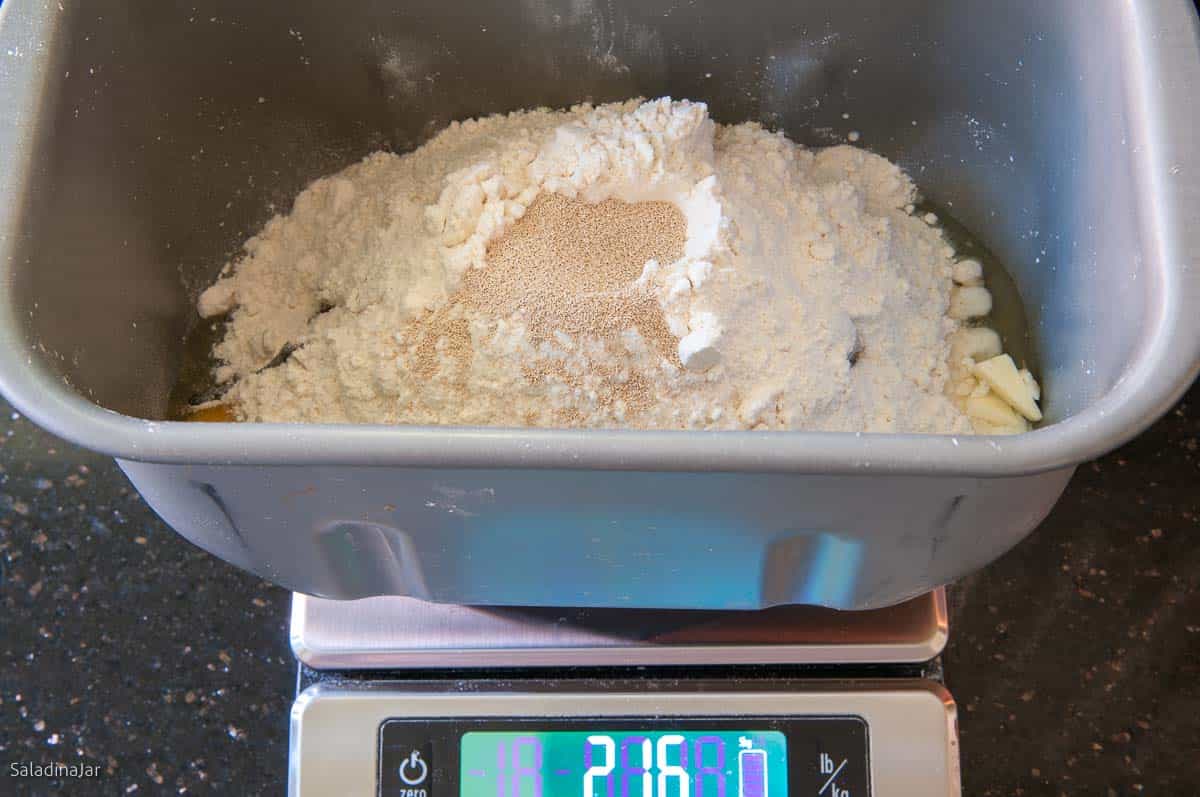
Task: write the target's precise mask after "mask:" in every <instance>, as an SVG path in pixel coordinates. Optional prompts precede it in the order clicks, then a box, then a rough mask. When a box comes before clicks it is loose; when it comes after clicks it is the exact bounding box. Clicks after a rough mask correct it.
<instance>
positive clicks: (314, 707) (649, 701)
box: [289, 590, 960, 797]
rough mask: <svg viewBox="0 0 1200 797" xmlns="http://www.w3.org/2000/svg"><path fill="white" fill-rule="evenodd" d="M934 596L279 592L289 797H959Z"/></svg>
mask: <svg viewBox="0 0 1200 797" xmlns="http://www.w3.org/2000/svg"><path fill="white" fill-rule="evenodd" d="M947 634H948V623H947V612H946V601H945V594H944V592H943V591H941V590H938V591H936V592H932V593H929V594H927V595H923V596H921V597H919V598H915V599H913V600H911V601H908V602H907V603H903V604H900V605H898V606H894V607H891V608H888V609H880V610H875V611H868V612H836V611H831V610H826V609H819V608H814V607H796V606H789V607H779V608H774V609H767V610H763V611H753V612H709V611H676V610H671V611H659V610H640V609H635V610H623V609H541V608H538V609H530V608H494V607H488V608H481V607H465V606H457V605H448V604H431V603H426V602H422V601H419V600H415V599H412V598H401V597H381V598H368V599H364V600H359V601H329V600H323V599H319V598H312V597H308V596H303V595H296V596H294V599H293V606H292V625H291V642H292V648H293V650H294V651H295V654H296V657H297V659H298V660H299V661H300V663H301V687H303V688H302V689H300V691H299V694H298V696H297V698H296V701H295V703H294V705H293V708H292V725H291V749H290V755H289V794H291V795H293V796H294V797H309V796H310V795H326V794H339V795H342V794H344V795H363V796H364V797H366V796H367V795H373V796H378V797H807V796H808V795H816V797H864V795H867V796H868V797H869V795H891V794H921V795H958V794H960V786H959V771H958V733H957V727H956V713H955V707H954V701H953V699H952V698H951V697H950V695H949V693H948V692H947V691H946V690H945V688H944V687H943V686H942V685H941V683H940V680H939V670H938V668H937V666H936V664H933V662H935V660H936V658H937V656H939V655H940V653H941V651H942V649H943V648H944V646H945V643H946V639H947Z"/></svg>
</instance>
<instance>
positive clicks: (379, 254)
mask: <svg viewBox="0 0 1200 797" xmlns="http://www.w3.org/2000/svg"><path fill="white" fill-rule="evenodd" d="M548 192H549V193H555V194H560V195H563V196H565V197H568V198H573V199H578V200H583V201H586V202H589V203H595V202H600V201H602V200H607V199H619V200H623V201H625V202H631V203H632V202H646V201H666V202H671V203H674V205H675V206H677V207H678V209H679V210H680V211H681V212H682V214H683V217H684V219H685V220H686V240H685V241H684V243H683V250H682V256H681V257H679V258H678V259H677V260H675V261H674V262H663V263H659V262H657V261H654V260H651V261H649V262H648V263H646V264H645V265H644V268H642V270H641V273H640V276H638V277H637V280H636V281H637V283H638V286H637V287H639V289H644V290H646V291H649V293H650V295H652V296H653V297H654V298H655V299H656V300H657V302H658V304H659V306H660V307H661V311H662V318H663V319H665V321H666V325H667V327H668V328H669V330H670V335H671V336H673V337H672V338H670V340H671V343H672V344H674V343H675V339H678V343H677V350H676V351H674V352H670V353H669V354H670V355H671V356H667V355H664V353H663V351H662V347H661V346H655V345H650V342H648V341H647V340H645V339H644V338H643V337H642V335H641V334H640V333H639V331H638V330H637V329H636V328H634V327H632V326H631V327H630V328H628V329H626V330H624V331H623V332H622V333H621V335H620V338H619V346H617V347H616V348H614V346H613V345H612V342H611V341H609V342H605V341H601V340H597V339H591V338H589V336H588V335H586V334H584V335H581V334H578V333H576V334H574V335H568V334H566V333H563V332H556V333H555V334H553V335H551V336H550V337H549V338H546V337H545V336H543V337H541V338H538V337H536V336H534V335H533V334H531V332H530V329H529V323H528V322H529V318H528V317H527V315H526V313H524V312H522V310H520V309H518V310H517V311H515V312H512V313H511V315H509V316H507V317H502V318H497V317H494V316H490V315H488V314H486V313H478V312H472V311H470V310H469V309H464V310H462V311H461V314H460V315H459V316H456V321H455V323H456V324H458V326H456V327H454V328H455V329H456V330H457V332H456V333H455V334H454V335H447V336H446V337H445V338H437V339H435V340H432V341H430V340H429V339H428V336H426V340H425V343H424V348H423V351H418V349H421V348H422V346H421V345H418V342H417V339H418V338H419V336H414V335H413V334H412V330H413V328H414V327H413V325H414V324H417V323H419V322H420V320H421V319H422V318H423V317H430V316H431V314H435V313H437V312H439V311H440V310H442V309H444V308H446V307H448V306H451V307H454V306H455V305H454V304H453V302H454V299H453V297H454V296H455V292H456V291H457V290H458V289H459V287H460V286H461V285H462V284H463V282H464V275H465V274H467V273H468V270H469V269H486V268H488V262H487V258H488V252H489V245H492V244H494V243H495V242H496V241H497V240H499V239H501V237H502V236H504V234H505V233H506V231H508V230H510V229H512V227H513V225H515V224H517V223H518V220H519V219H521V218H522V216H523V215H524V213H525V211H526V209H527V208H528V207H529V206H530V205H531V204H532V203H534V201H535V200H536V199H537V198H538V197H539V196H542V195H544V194H546V193H548ZM914 196H915V189H914V186H913V184H912V182H911V181H910V180H909V179H908V177H907V176H906V175H905V174H904V173H902V172H901V171H900V169H899V168H898V167H896V166H895V165H893V164H891V163H890V162H888V161H887V160H885V159H883V158H881V157H878V156H876V155H872V154H870V153H868V152H866V151H863V150H861V149H857V148H853V147H845V146H842V147H832V148H829V149H824V150H820V151H812V150H808V149H805V148H803V147H801V146H799V145H797V144H794V143H792V142H791V141H789V140H788V139H787V138H785V137H784V136H783V135H782V134H778V133H771V132H768V131H767V130H764V129H763V128H762V127H760V126H758V125H756V124H742V125H737V126H722V125H717V124H715V123H714V122H713V121H712V120H711V119H710V118H709V117H708V112H707V108H706V106H705V105H703V104H701V103H690V102H673V101H671V100H669V99H660V100H655V101H651V102H645V103H642V102H640V101H630V102H626V103H618V104H612V105H602V106H598V107H593V106H590V105H580V106H577V107H575V108H572V109H571V110H569V111H550V110H534V111H522V112H517V113H513V114H510V115H508V116H494V117H489V118H486V119H481V120H478V121H469V122H464V123H461V124H459V123H455V124H454V125H452V126H451V127H449V128H448V129H447V130H445V131H443V132H442V133H441V134H440V135H438V136H437V137H436V138H434V139H433V140H432V141H430V142H429V143H428V144H426V145H425V146H423V147H421V148H420V149H418V150H416V151H414V152H411V153H408V154H406V155H401V156H398V155H393V154H388V153H379V154H376V155H372V156H370V157H368V158H366V159H365V160H363V161H362V162H361V163H358V164H355V165H354V166H351V167H350V168H348V169H346V170H344V171H342V172H341V173H339V174H337V175H334V176H331V177H327V178H324V179H321V180H318V181H316V182H315V183H313V184H312V185H311V186H309V187H308V188H307V189H306V190H305V191H304V192H303V193H301V194H300V196H299V197H298V198H297V199H296V202H295V206H294V207H293V208H292V211H291V213H290V214H287V215H281V216H277V217H276V218H274V219H272V220H271V221H270V222H269V223H268V224H267V225H266V227H265V229H263V230H262V232H261V233H259V234H258V235H257V236H255V237H254V238H252V239H251V240H250V241H248V242H247V244H246V247H245V249H246V254H245V256H244V257H243V258H241V259H240V260H239V261H238V262H236V263H232V264H230V265H228V266H227V267H226V269H225V271H224V272H223V276H222V278H221V279H220V280H219V281H218V282H217V283H216V284H215V285H213V286H212V287H211V288H209V289H208V290H207V291H206V292H205V293H204V294H203V295H202V296H201V298H200V302H199V308H200V312H201V314H202V315H204V316H206V317H210V316H216V315H219V314H222V313H226V312H230V311H232V312H231V313H230V316H229V324H228V331H227V335H226V337H225V339H224V340H223V341H222V342H221V343H220V344H219V345H218V346H217V348H216V355H217V357H218V358H219V359H220V360H221V361H222V362H223V363H224V365H223V366H222V367H221V368H220V369H219V371H218V374H217V377H218V380H219V381H220V382H221V383H222V384H224V385H226V386H227V394H226V399H225V400H226V401H227V402H229V403H230V404H231V405H232V406H233V407H234V409H235V412H236V414H237V415H238V417H239V418H241V419H244V420H251V421H321V422H354V423H414V424H447V425H492V426H494V425H505V426H586V427H625V428H662V429H810V430H831V431H891V432H933V433H961V432H969V431H971V428H972V427H971V423H970V421H969V420H968V418H967V416H966V415H965V414H964V412H963V411H962V410H961V409H960V407H961V406H962V401H961V400H952V399H951V398H950V397H949V394H950V393H951V392H952V391H951V389H950V385H949V383H950V381H951V368H950V366H949V365H948V358H949V356H950V343H949V341H950V339H951V335H952V334H953V333H955V332H956V330H958V329H959V328H960V326H962V322H961V321H960V320H956V319H955V318H951V317H950V315H949V314H948V313H949V311H950V302H951V294H952V291H953V290H956V289H955V286H954V281H953V276H954V271H953V270H954V266H955V259H954V251H953V249H952V248H951V247H949V246H948V245H947V243H946V242H945V240H944V239H943V236H942V234H941V232H940V230H939V229H937V228H936V227H935V226H932V225H930V224H928V223H927V222H926V221H925V220H923V219H922V218H920V217H916V216H913V215H910V213H911V205H910V203H911V202H912V201H913V199H914ZM906 206H907V207H908V208H909V209H908V210H907V211H906ZM464 307H465V305H464ZM456 312H457V311H456ZM655 312H657V309H656V311H655ZM960 315H961V314H960ZM285 347H286V351H290V352H291V353H290V356H288V357H286V359H284V358H280V357H278V356H277V355H279V354H280V352H281V350H285ZM431 356H432V357H433V358H434V360H433V363H432V366H431V365H430V364H429V362H428V361H429V358H430V357H431ZM422 357H423V358H424V359H425V361H426V362H425V365H424V366H423V367H419V364H418V359H420V358H422ZM281 359H282V362H281V363H280V362H279V361H280V360H281ZM273 360H274V361H275V362H274V363H273V362H272V361H273ZM267 366H270V367H267ZM623 384H636V386H637V388H638V391H639V395H643V396H648V397H649V400H648V401H643V402H641V403H639V404H637V405H632V404H631V403H630V402H629V401H626V400H625V399H624V398H622V396H624V395H625V394H624V393H622V391H621V390H620V389H617V390H615V391H614V385H616V386H617V387H618V388H619V387H620V386H621V385H623ZM984 390H986V388H984ZM614 397H615V398H614ZM960 399H961V397H960Z"/></svg>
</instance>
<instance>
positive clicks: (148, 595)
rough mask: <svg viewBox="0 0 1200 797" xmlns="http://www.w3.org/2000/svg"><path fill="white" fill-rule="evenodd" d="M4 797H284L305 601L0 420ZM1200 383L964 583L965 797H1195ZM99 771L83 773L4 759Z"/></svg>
mask: <svg viewBox="0 0 1200 797" xmlns="http://www.w3.org/2000/svg"><path fill="white" fill-rule="evenodd" d="M0 410H2V414H0V602H2V606H0V766H2V767H3V771H0V783H2V785H0V793H5V794H9V793H14V791H15V792H16V793H19V794H54V793H62V792H69V793H71V794H93V793H94V794H143V793H150V794H167V793H172V794H187V793H195V792H206V791H209V790H210V789H213V787H225V788H224V790H225V791H228V792H231V793H234V794H281V793H283V791H284V788H285V782H286V768H285V761H286V756H287V718H288V707H289V705H290V703H291V699H292V696H293V691H294V688H295V680H296V670H295V666H294V663H293V661H292V657H291V653H290V651H289V649H288V643H287V613H288V606H289V596H288V593H287V592H285V591H284V590H282V589H280V588H278V587H274V586H271V585H270V584H268V583H266V582H263V581H262V580H260V579H258V578H255V577H253V576H248V575H245V574H243V573H241V572H239V571H236V570H234V569H233V568H232V567H230V566H228V565H226V564H225V563H223V562H221V561H219V560H217V559H215V558H213V557H211V556H209V555H208V554H206V553H204V552H202V551H200V550H199V549H197V548H195V547H193V546H192V545H190V544H189V543H187V542H186V541H184V540H183V539H182V538H181V537H179V536H178V535H176V534H175V533H173V532H172V531H170V530H169V529H168V528H167V527H166V526H164V525H163V523H162V522H161V521H160V520H158V518H157V517H155V515H154V514H153V513H152V512H151V511H150V510H149V508H148V507H147V506H146V505H145V504H144V503H143V502H142V501H141V500H140V499H139V497H138V496H137V494H136V493H135V492H133V491H132V489H131V488H130V487H129V485H128V483H127V482H126V480H125V478H124V476H123V475H122V474H121V473H120V471H118V470H117V468H116V467H115V466H114V465H113V463H112V462H111V461H110V460H108V459H106V458H104V457H100V456H97V455H95V454H92V453H89V452H86V451H82V450H80V449H78V448H76V447H74V446H71V445H68V444H66V443H64V442H62V441H60V440H58V439H56V438H54V437H51V436H50V435H47V434H46V433H44V432H42V431H41V430H39V429H37V428H36V427H34V426H33V425H32V424H30V423H29V422H28V421H27V420H25V419H24V418H21V417H20V416H18V415H16V414H14V413H13V412H12V410H11V409H10V408H9V407H8V405H6V404H3V403H2V402H0ZM1198 488H1200V387H1194V388H1193V389H1192V391H1191V393H1190V394H1189V396H1188V397H1187V398H1186V399H1185V400H1184V401H1183V402H1182V403H1181V404H1180V405H1179V406H1178V407H1177V408H1176V409H1174V410H1173V411H1172V412H1171V413H1169V414H1168V415H1167V416H1166V417H1165V418H1164V419H1163V420H1161V421H1160V422H1159V423H1158V424H1156V425H1155V426H1154V427H1153V429H1151V430H1150V431H1149V432H1147V433H1146V434H1145V435H1143V436H1142V437H1140V438H1138V439H1137V440H1136V441H1134V442H1133V443H1131V444H1129V445H1127V446H1125V447H1124V448H1122V449H1121V450H1119V451H1117V452H1116V453H1114V454H1112V455H1110V456H1108V457H1105V458H1104V459H1103V460H1100V461H1099V462H1096V463H1094V464H1088V465H1084V466H1083V467H1082V468H1080V470H1079V473H1078V474H1077V475H1076V477H1075V479H1074V481H1073V482H1072V483H1071V485H1070V487H1069V488H1068V489H1067V492H1066V495H1065V496H1064V497H1063V500H1062V501H1061V502H1060V503H1059V505H1058V506H1057V507H1056V508H1055V510H1054V512H1053V513H1052V514H1051V516H1050V517H1049V519H1047V521H1046V522H1045V523H1044V524H1043V526H1042V527H1041V528H1040V529H1039V530H1038V531H1037V532H1035V533H1034V534H1033V535H1032V536H1031V537H1030V538H1029V539H1027V540H1026V541H1025V542H1024V543H1022V544H1020V545H1019V546H1017V548H1015V549H1014V550H1013V551H1011V552H1010V553H1008V554H1007V555H1006V556H1005V557H1004V558H1002V559H1001V560H1000V561H999V562H997V563H995V564H993V565H992V566H990V567H988V568H987V569H986V570H984V571H983V572H982V573H979V574H976V575H974V576H972V577H970V578H968V579H966V580H964V581H963V582H961V583H959V584H958V585H956V586H955V587H953V588H952V590H951V593H950V598H951V608H952V618H951V623H952V626H951V641H950V645H949V648H948V650H947V652H946V654H945V662H944V663H945V672H946V679H947V684H948V686H949V688H950V690H951V692H953V694H954V695H955V697H956V699H957V700H958V703H959V710H960V726H961V733H962V764H963V786H964V792H965V793H966V794H968V795H1017V794H1026V795H1041V794H1048V795H1057V794H1089V795H1090V794H1106V793H1107V794H1119V795H1124V794H1138V793H1143V792H1144V793H1150V794H1165V793H1171V794H1196V793H1200V767H1198V766H1197V764H1196V755H1197V752H1196V751H1197V750H1200V489H1198ZM81 762H86V763H87V764H89V765H93V766H95V767H97V768H98V772H97V774H94V775H92V776H90V777H84V778H82V779H67V780H66V781H63V780H61V779H59V780H56V779H54V778H47V777H29V778H15V777H12V776H11V769H10V767H11V765H12V764H14V763H16V764H18V765H19V764H22V763H23V764H26V765H34V764H40V765H45V764H50V763H66V764H70V763H81Z"/></svg>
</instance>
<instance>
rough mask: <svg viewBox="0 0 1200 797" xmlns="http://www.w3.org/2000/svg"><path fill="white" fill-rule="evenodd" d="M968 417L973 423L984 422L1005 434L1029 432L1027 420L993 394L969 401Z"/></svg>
mask: <svg viewBox="0 0 1200 797" xmlns="http://www.w3.org/2000/svg"><path fill="white" fill-rule="evenodd" d="M967 417H968V418H970V419H971V421H972V422H975V421H983V422H984V423H986V424H989V425H990V426H991V427H995V428H996V429H997V430H1001V431H1003V432H1004V433H1009V434H1019V433H1021V432H1027V431H1029V424H1028V423H1027V422H1026V421H1025V419H1024V418H1022V417H1021V416H1020V415H1018V414H1017V413H1016V412H1014V411H1013V408H1012V407H1010V406H1008V403H1007V402H1004V401H1002V400H1000V399H999V398H997V397H996V396H995V394H992V393H989V394H988V395H986V396H972V397H971V398H969V399H967Z"/></svg>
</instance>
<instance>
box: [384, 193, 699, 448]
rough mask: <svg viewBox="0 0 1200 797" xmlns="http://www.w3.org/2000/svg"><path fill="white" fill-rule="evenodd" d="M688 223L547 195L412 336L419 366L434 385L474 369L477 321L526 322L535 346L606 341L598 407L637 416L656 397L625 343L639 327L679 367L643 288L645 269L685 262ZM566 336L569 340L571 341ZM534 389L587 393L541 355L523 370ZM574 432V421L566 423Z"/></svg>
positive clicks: (653, 212) (655, 209)
mask: <svg viewBox="0 0 1200 797" xmlns="http://www.w3.org/2000/svg"><path fill="white" fill-rule="evenodd" d="M686 235H687V222H686V220H685V219H684V216H683V213H681V212H680V210H679V208H678V207H676V206H675V205H674V204H672V203H670V202H633V203H630V202H623V201H621V200H618V199H608V200H605V201H603V202H599V203H595V204H590V203H587V202H584V201H582V200H579V199H571V198H569V197H566V196H563V195H561V194H543V195H542V196H541V197H539V198H538V199H537V200H535V201H534V202H533V204H531V205H530V206H529V208H528V209H527V210H526V212H525V215H524V216H523V217H522V218H521V219H520V220H518V221H517V222H516V223H514V224H513V225H512V226H511V227H510V228H509V230H508V232H507V233H506V234H505V235H503V236H501V237H500V238H498V239H497V240H495V241H493V242H492V244H491V245H490V246H489V247H488V250H487V265H486V267H484V268H479V269H472V270H470V271H468V272H467V273H466V274H465V275H464V277H463V281H462V285H461V287H460V288H459V290H458V291H457V292H456V293H455V294H454V296H452V297H451V299H450V301H449V303H448V304H447V305H446V306H445V307H443V308H441V309H440V310H437V311H435V312H431V313H427V314H426V315H424V316H423V317H421V318H420V319H418V320H417V321H415V322H414V323H413V324H412V326H411V327H410V329H409V330H408V333H407V335H406V338H408V339H409V340H411V341H412V342H413V344H415V350H414V356H413V363H414V364H413V368H414V370H415V372H416V373H418V374H419V375H421V376H423V377H426V378H429V377H432V376H433V375H434V374H436V373H438V372H439V370H440V369H441V368H443V367H445V366H446V365H447V363H449V362H454V363H456V364H457V365H458V366H460V369H459V370H460V371H465V367H466V366H468V365H469V363H470V358H471V357H472V356H473V351H472V350H471V337H470V327H469V321H468V319H469V318H470V317H472V316H476V317H483V318H487V319H492V320H500V319H519V320H520V321H521V322H522V323H523V324H524V326H525V329H526V332H527V334H528V336H529V338H530V341H531V343H533V344H534V345H535V346H536V345H537V344H540V343H543V342H546V341H551V342H554V343H556V344H559V345H574V344H577V343H580V342H582V341H583V340H584V339H591V340H594V341H599V342H601V343H602V344H603V349H604V352H605V353H606V356H605V357H604V358H602V359H600V360H595V359H591V360H589V363H588V365H589V371H590V372H591V373H590V375H591V376H593V377H595V379H594V380H593V381H595V380H598V381H599V385H600V389H599V390H598V391H597V393H598V395H597V397H596V400H597V402H598V403H601V404H611V403H612V402H614V401H616V400H618V399H620V400H622V401H623V402H624V404H625V406H626V407H627V408H628V409H630V410H634V411H636V410H637V409H639V408H642V407H644V406H645V405H646V403H647V402H648V401H649V400H650V396H649V391H648V390H647V385H646V379H645V377H644V376H643V375H641V374H637V373H633V372H630V370H629V369H628V368H627V367H626V365H625V363H624V362H622V360H623V359H628V357H625V358H622V354H623V353H624V351H625V350H624V347H623V346H622V345H621V343H620V340H619V336H620V335H621V333H622V332H624V331H625V330H627V329H631V328H632V329H636V330H637V331H638V333H639V334H640V335H641V336H642V338H643V339H644V340H645V341H646V342H647V343H648V344H649V345H650V346H651V347H652V348H653V349H654V350H655V351H657V352H658V354H659V355H660V356H661V357H663V358H665V359H667V360H669V361H671V362H678V343H679V341H678V339H677V338H676V337H675V336H674V335H672V334H671V332H670V330H669V329H668V327H667V322H666V320H665V318H664V317H663V314H662V308H661V307H660V305H659V303H658V301H657V299H655V297H654V296H653V295H652V294H651V292H650V290H649V289H648V288H647V287H646V286H644V285H638V284H637V280H638V277H640V276H641V274H642V271H643V269H644V268H645V265H646V262H647V261H649V260H656V261H658V262H659V263H661V264H664V265H665V264H670V263H672V262H674V261H676V260H678V259H679V258H680V257H682V255H683V248H684V242H685V240H686ZM563 335H565V336H567V338H569V339H570V341H564V340H563V338H562V336H563ZM523 372H524V373H525V375H526V378H527V379H529V380H530V381H531V382H539V381H546V380H551V379H552V380H556V381H559V382H561V383H563V384H565V385H568V386H570V387H572V388H575V389H582V388H583V381H584V376H585V375H584V374H580V373H572V372H571V371H570V370H569V369H568V368H567V366H566V365H565V364H564V363H563V362H562V361H560V360H551V359H546V358H536V359H533V360H531V361H530V362H528V363H525V364H523ZM561 420H562V421H563V422H564V423H565V424H567V425H570V420H571V419H570V414H569V413H568V414H565V415H563V416H562V419H561Z"/></svg>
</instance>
